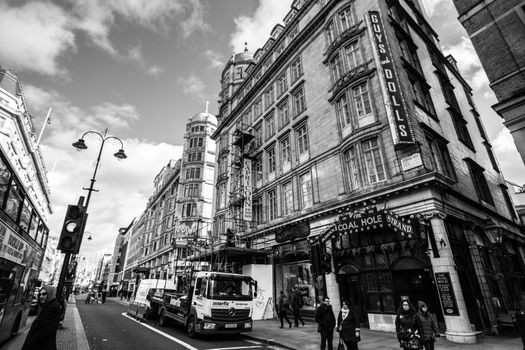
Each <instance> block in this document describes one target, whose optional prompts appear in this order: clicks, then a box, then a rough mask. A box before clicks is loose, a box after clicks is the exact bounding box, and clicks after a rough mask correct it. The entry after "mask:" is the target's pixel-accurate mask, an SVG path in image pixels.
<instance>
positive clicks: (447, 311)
mask: <svg viewBox="0 0 525 350" xmlns="http://www.w3.org/2000/svg"><path fill="white" fill-rule="evenodd" d="M435 276H436V287H437V290H438V293H439V300H440V301H441V307H442V308H443V315H445V316H459V309H458V303H457V302H456V295H455V294H454V289H453V288H452V281H451V280H450V273H448V272H436V273H435Z"/></svg>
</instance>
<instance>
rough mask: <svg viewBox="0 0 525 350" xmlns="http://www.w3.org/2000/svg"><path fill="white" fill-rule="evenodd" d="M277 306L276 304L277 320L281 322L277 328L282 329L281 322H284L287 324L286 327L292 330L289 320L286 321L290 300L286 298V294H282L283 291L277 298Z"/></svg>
mask: <svg viewBox="0 0 525 350" xmlns="http://www.w3.org/2000/svg"><path fill="white" fill-rule="evenodd" d="M278 301H279V302H278V304H277V308H278V309H277V312H278V314H279V319H280V320H281V327H279V328H284V326H283V320H286V322H288V325H289V326H290V327H289V328H292V322H290V320H289V319H288V309H289V308H290V299H289V298H288V296H287V295H286V294H284V292H283V291H281V295H280V296H279V299H278Z"/></svg>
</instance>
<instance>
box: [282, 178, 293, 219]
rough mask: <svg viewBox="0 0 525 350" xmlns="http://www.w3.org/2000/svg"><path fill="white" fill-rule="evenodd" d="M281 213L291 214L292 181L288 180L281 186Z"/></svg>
mask: <svg viewBox="0 0 525 350" xmlns="http://www.w3.org/2000/svg"><path fill="white" fill-rule="evenodd" d="M281 196H282V208H283V209H282V211H283V215H288V214H291V213H292V211H293V189H292V182H291V181H288V182H286V183H284V184H283V185H282V186H281Z"/></svg>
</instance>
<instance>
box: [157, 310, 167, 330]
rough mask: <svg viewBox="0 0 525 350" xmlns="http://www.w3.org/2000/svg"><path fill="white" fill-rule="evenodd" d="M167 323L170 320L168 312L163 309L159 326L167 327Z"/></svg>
mask: <svg viewBox="0 0 525 350" xmlns="http://www.w3.org/2000/svg"><path fill="white" fill-rule="evenodd" d="M167 323H168V320H167V319H166V313H165V312H164V310H162V311H161V312H160V315H159V326H161V327H166V326H167Z"/></svg>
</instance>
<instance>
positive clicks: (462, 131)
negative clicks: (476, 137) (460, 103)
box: [449, 110, 474, 150]
mask: <svg viewBox="0 0 525 350" xmlns="http://www.w3.org/2000/svg"><path fill="white" fill-rule="evenodd" d="M449 112H450V116H451V117H452V121H453V122H454V127H455V129H456V134H457V135H458V139H459V140H460V141H461V142H463V143H464V144H465V146H467V147H468V148H470V149H471V150H474V145H473V144H472V139H471V138H470V134H469V132H468V128H467V121H466V120H465V119H463V117H461V116H460V115H457V114H456V113H455V112H453V111H451V110H449Z"/></svg>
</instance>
